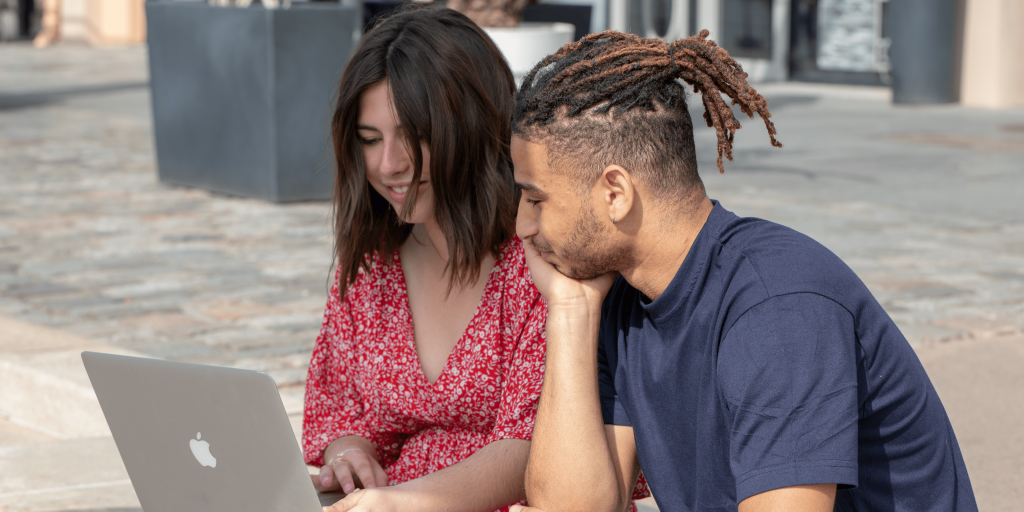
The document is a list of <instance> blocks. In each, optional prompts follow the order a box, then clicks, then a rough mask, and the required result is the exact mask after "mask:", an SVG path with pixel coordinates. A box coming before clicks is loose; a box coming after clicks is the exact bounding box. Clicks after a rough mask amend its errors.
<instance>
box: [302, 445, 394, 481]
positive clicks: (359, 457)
mask: <svg viewBox="0 0 1024 512" xmlns="http://www.w3.org/2000/svg"><path fill="white" fill-rule="evenodd" d="M368 451H369V453H367V452H368ZM324 459H326V463H325V464H324V466H323V467H321V468H320V474H319V475H313V476H312V477H311V478H312V479H313V487H315V488H316V490H317V491H318V492H330V491H337V490H339V489H340V490H342V491H344V492H346V493H350V492H352V491H354V490H355V489H357V488H361V489H373V488H376V487H384V486H386V485H388V475H387V473H385V472H384V469H383V468H382V467H381V466H380V462H378V461H377V450H376V449H374V448H373V445H372V444H371V443H370V442H369V441H367V440H366V439H364V438H362V437H359V436H345V437H340V438H338V439H335V440H334V442H332V443H331V444H330V445H329V446H328V447H327V449H326V450H324Z"/></svg>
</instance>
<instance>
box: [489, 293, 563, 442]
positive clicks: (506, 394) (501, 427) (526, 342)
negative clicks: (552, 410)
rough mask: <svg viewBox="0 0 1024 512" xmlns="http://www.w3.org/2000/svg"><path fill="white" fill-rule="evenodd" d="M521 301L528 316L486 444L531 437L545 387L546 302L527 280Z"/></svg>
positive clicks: (518, 340) (506, 376) (517, 343)
mask: <svg viewBox="0 0 1024 512" xmlns="http://www.w3.org/2000/svg"><path fill="white" fill-rule="evenodd" d="M519 284H521V287H522V289H523V290H522V291H517V293H520V295H521V297H520V298H521V299H526V300H521V301H520V300H517V301H515V302H519V303H520V304H521V306H522V307H523V309H528V310H529V313H528V314H527V315H526V317H525V321H523V322H522V323H521V325H522V329H521V330H520V331H519V336H518V339H517V340H516V342H515V352H514V354H513V356H512V363H511V365H510V367H509V370H508V371H507V372H506V374H505V379H504V381H503V384H502V389H501V405H500V406H499V409H498V414H497V416H496V417H495V421H494V429H493V430H492V431H491V434H490V435H489V436H488V437H487V441H486V443H487V444H489V443H491V442H494V441H497V440H499V439H524V440H527V441H529V440H530V439H531V438H532V437H533V423H534V420H535V419H536V418H537V403H538V402H539V401H540V389H541V385H542V384H543V383H544V349H545V343H546V338H545V334H544V333H545V331H544V326H545V323H546V322H547V318H548V307H547V302H545V301H544V297H543V296H541V295H540V293H539V292H537V289H536V288H535V287H534V286H533V284H532V282H531V281H529V280H528V279H525V280H523V281H522V282H521V283H519Z"/></svg>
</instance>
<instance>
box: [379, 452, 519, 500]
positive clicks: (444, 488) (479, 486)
mask: <svg viewBox="0 0 1024 512" xmlns="http://www.w3.org/2000/svg"><path fill="white" fill-rule="evenodd" d="M529 454H530V442H529V441H524V440H522V439H500V440H498V441H494V442H493V443H491V444H489V445H487V446H485V447H483V448H481V449H480V450H478V451H477V452H476V453H474V454H473V455H470V456H469V457H467V458H466V459H465V460H462V461H460V462H458V463H456V464H453V465H451V466H449V467H447V468H445V469H442V470H440V471H437V472H434V473H431V474H429V475H426V476H424V477H422V478H417V479H416V480H412V481H409V482H406V483H404V484H401V485H399V486H396V487H395V488H394V490H396V491H402V492H403V493H406V492H408V493H412V494H411V495H412V496H415V501H416V509H418V510H429V511H445V512H490V511H493V510H497V509H499V508H501V507H504V506H506V505H508V504H510V503H515V502H517V501H520V500H522V499H523V498H525V497H526V493H525V491H524V488H523V474H524V472H525V471H526V460H527V458H528V457H529Z"/></svg>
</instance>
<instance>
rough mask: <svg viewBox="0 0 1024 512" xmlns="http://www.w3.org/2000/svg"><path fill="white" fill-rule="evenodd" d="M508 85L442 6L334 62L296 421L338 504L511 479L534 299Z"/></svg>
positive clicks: (540, 317) (494, 56) (362, 505)
mask: <svg viewBox="0 0 1024 512" xmlns="http://www.w3.org/2000/svg"><path fill="white" fill-rule="evenodd" d="M514 92H515V83H514V81H513V79H512V74H511V72H510V71H509V69H508V66H507V65H506V64H505V62H504V60H503V58H502V56H501V53H499V51H498V49H497V48H496V47H495V46H494V44H493V43H492V42H491V41H490V39H489V38H488V37H487V36H486V35H485V34H484V33H483V31H481V30H480V29H479V28H478V27H477V26H476V25H474V24H473V23H472V22H471V21H470V20H469V19H468V18H466V17H465V16H463V15H462V14H459V13H457V12H455V11H452V10H448V9H437V8H425V9H424V8H407V9H403V10H401V11H399V12H398V13H397V14H393V15H391V16H389V17H388V18H386V19H384V20H382V21H380V22H378V24H377V25H376V26H375V27H374V28H373V29H371V30H370V31H369V32H367V34H366V35H365V36H364V38H363V41H362V43H361V44H360V46H359V48H357V50H356V51H355V53H354V55H353V57H352V60H351V61H350V62H349V63H348V66H347V67H346V69H345V72H344V74H343V76H342V79H341V85H340V94H339V100H338V105H337V109H336V111H335V113H334V117H333V121H332V126H331V129H332V138H333V141H334V150H335V155H336V158H337V179H336V186H335V200H334V212H335V235H336V244H335V252H336V258H337V260H338V262H339V267H338V272H337V277H336V280H335V284H334V286H333V287H332V289H331V293H330V298H329V300H328V303H327V310H326V313H325V316H324V322H323V327H322V329H321V333H320V336H319V338H318V339H317V343H316V347H315V348H314V351H313V358H312V361H311V363H310V367H309V377H308V381H307V384H306V403H305V416H304V423H303V451H304V452H305V457H306V462H307V463H308V464H311V465H315V466H319V467H320V473H319V475H315V476H314V477H313V482H314V485H315V486H316V487H317V489H318V490H338V489H340V490H343V491H344V492H346V493H351V494H349V496H348V497H346V499H345V500H343V501H342V502H341V503H339V504H337V505H336V509H338V510H348V509H350V508H351V509H352V510H402V511H403V512H405V511H414V510H441V509H444V510H466V511H470V510H475V511H481V510H484V511H486V510H495V509H500V508H503V507H507V506H508V505H509V504H512V503H515V502H517V501H520V500H522V499H523V498H524V496H525V492H524V488H523V478H524V472H525V468H526V458H527V454H528V452H529V441H528V440H529V439H530V434H531V431H532V429H533V418H534V415H535V413H536V407H537V399H538V397H539V393H540V385H541V380H542V375H543V366H544V322H545V320H546V316H547V308H546V305H545V303H544V301H543V299H542V298H541V296H540V294H539V293H538V292H537V290H536V288H534V286H533V284H532V282H531V281H530V275H529V272H528V270H527V268H526V264H525V261H524V256H523V246H522V242H521V241H520V240H519V239H517V238H515V236H514V230H515V225H514V224H515V215H516V204H517V199H518V198H517V193H516V191H515V185H514V182H513V177H512V166H511V158H510V155H509V149H508V141H509V139H510V137H511V133H510V131H509V120H510V119H511V115H512V95H513V93H514ZM384 486H392V487H387V488H386V489H382V488H383V487H384ZM355 489H363V490H361V491H355V492H353V490H355ZM352 507H354V508H352Z"/></svg>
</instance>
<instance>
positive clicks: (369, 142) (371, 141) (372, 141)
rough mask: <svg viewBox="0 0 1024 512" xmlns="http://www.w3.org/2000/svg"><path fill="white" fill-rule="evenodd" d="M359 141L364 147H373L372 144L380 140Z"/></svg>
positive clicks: (362, 139) (360, 139)
mask: <svg viewBox="0 0 1024 512" xmlns="http://www.w3.org/2000/svg"><path fill="white" fill-rule="evenodd" d="M358 139H359V143H360V144H362V145H364V146H369V145H371V144H373V143H375V142H377V141H379V140H380V139H364V138H362V137H358Z"/></svg>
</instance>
